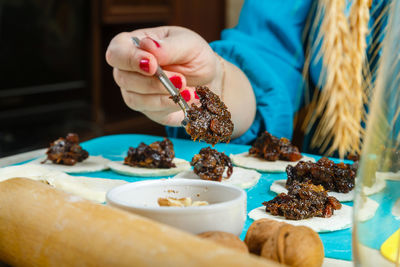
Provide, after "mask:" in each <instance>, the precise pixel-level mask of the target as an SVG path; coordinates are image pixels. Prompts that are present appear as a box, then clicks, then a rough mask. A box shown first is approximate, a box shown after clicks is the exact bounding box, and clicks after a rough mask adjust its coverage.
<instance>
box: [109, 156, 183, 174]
mask: <svg viewBox="0 0 400 267" xmlns="http://www.w3.org/2000/svg"><path fill="white" fill-rule="evenodd" d="M172 162H173V163H175V165H176V167H175V168H168V169H162V168H142V167H131V166H129V165H125V164H123V162H122V161H110V162H109V163H108V167H109V168H110V169H111V170H112V171H114V172H116V173H119V174H123V175H126V176H139V177H157V176H170V175H174V174H177V173H179V172H182V171H186V170H189V169H190V163H189V162H188V161H186V160H184V159H179V158H174V159H173V161H172Z"/></svg>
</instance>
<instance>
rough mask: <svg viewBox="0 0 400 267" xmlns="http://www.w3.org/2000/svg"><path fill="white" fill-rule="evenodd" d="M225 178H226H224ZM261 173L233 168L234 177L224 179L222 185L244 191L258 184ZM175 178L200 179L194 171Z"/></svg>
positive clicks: (182, 173)
mask: <svg viewBox="0 0 400 267" xmlns="http://www.w3.org/2000/svg"><path fill="white" fill-rule="evenodd" d="M223 177H224V176H223ZM260 177H261V173H259V172H256V171H254V170H248V169H243V168H240V167H233V171H232V175H231V177H229V179H224V178H222V181H221V183H225V184H230V185H234V186H237V187H240V188H243V189H247V188H250V187H253V186H254V185H256V184H257V183H258V180H259V179H260ZM173 178H184V179H200V177H199V176H198V175H197V174H195V173H194V172H193V171H192V170H190V171H185V172H181V173H178V174H177V175H175V176H174V177H173Z"/></svg>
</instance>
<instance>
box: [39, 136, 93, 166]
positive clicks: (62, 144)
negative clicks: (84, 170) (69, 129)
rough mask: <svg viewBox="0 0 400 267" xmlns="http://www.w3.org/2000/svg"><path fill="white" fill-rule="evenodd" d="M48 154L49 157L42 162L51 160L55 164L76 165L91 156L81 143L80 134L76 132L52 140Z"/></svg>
mask: <svg viewBox="0 0 400 267" xmlns="http://www.w3.org/2000/svg"><path fill="white" fill-rule="evenodd" d="M46 154H47V159H46V160H45V161H43V162H42V163H45V162H46V161H47V160H51V161H52V162H53V163H55V164H63V165H74V164H76V163H77V162H81V161H83V160H85V159H87V158H88V157H89V153H88V152H87V151H86V150H84V149H82V147H81V146H80V145H79V137H78V135H77V134H74V133H69V134H68V135H67V137H66V138H63V137H60V138H58V139H57V140H56V141H54V142H52V143H51V144H50V147H49V149H48V150H47V152H46Z"/></svg>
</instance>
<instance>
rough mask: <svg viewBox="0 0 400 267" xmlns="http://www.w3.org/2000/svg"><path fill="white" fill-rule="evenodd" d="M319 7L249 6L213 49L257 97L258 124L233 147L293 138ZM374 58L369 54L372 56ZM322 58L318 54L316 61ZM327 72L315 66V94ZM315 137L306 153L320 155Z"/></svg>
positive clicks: (295, 3) (269, 1) (284, 1)
mask: <svg viewBox="0 0 400 267" xmlns="http://www.w3.org/2000/svg"><path fill="white" fill-rule="evenodd" d="M384 2H385V1H382V0H381V1H374V2H373V5H372V7H371V20H370V25H373V24H374V23H375V21H376V20H377V18H378V16H379V15H380V13H381V12H382V10H383V6H384V5H385V4H386V3H384ZM316 4H317V1H313V0H291V1H289V0H247V1H246V2H245V3H244V5H243V8H242V11H241V14H240V19H239V22H238V25H237V26H236V27H235V28H233V29H227V30H224V31H223V32H222V35H221V40H219V41H216V42H213V43H211V44H210V45H211V47H212V48H213V49H214V51H215V52H217V53H218V54H219V55H221V56H222V57H223V58H224V59H225V60H227V61H229V62H231V63H233V64H234V65H236V66H237V67H239V68H240V69H241V70H242V71H243V72H244V73H245V74H246V75H247V77H248V79H249V81H250V83H251V85H252V87H253V90H254V93H255V96H256V103H257V111H256V117H255V119H254V122H253V124H252V125H251V127H250V128H249V129H248V130H247V132H245V133H244V134H243V135H242V136H240V137H238V138H236V139H233V140H232V141H231V143H240V144H251V143H252V142H254V140H255V139H256V138H257V136H259V135H260V134H261V132H263V131H265V130H267V131H268V132H270V133H271V134H272V135H275V136H277V137H287V138H289V139H290V138H291V137H292V134H293V119H294V116H295V114H296V112H297V111H298V110H299V109H300V108H301V107H302V106H303V105H304V102H305V101H304V100H305V96H304V92H305V90H304V89H305V82H304V80H303V77H302V71H303V65H304V61H305V49H306V47H307V42H308V41H309V40H310V39H309V38H316V36H317V35H318V29H317V31H316V32H314V34H313V35H312V36H311V34H310V32H311V31H309V30H307V29H306V28H309V27H305V25H306V24H307V21H308V19H309V18H311V20H312V19H313V17H314V16H313V15H314V14H313V12H315V7H316ZM372 38H374V39H376V38H382V34H380V32H378V33H376V32H374V31H372V32H371V34H370V36H369V37H368V39H367V41H368V42H369V43H371V39H372ZM313 40H314V39H313ZM372 52H373V51H370V50H369V54H372ZM317 53H318V51H314V53H313V55H312V57H313V58H314V59H315V57H316V55H317ZM321 67H322V63H321V59H319V60H314V63H313V64H310V69H309V73H310V80H311V81H309V82H310V83H311V87H312V88H308V89H309V90H310V91H309V92H311V93H312V91H313V90H314V88H315V87H316V86H315V85H316V84H318V79H319V77H320V73H321ZM167 133H168V135H169V136H172V137H180V138H189V137H188V135H187V134H186V133H185V131H184V129H183V128H182V127H179V128H178V127H176V128H175V127H167ZM310 136H312V132H310V133H309V134H308V135H307V136H305V140H304V143H303V148H302V151H303V152H314V153H315V152H316V151H310V149H309V148H308V146H309V140H310Z"/></svg>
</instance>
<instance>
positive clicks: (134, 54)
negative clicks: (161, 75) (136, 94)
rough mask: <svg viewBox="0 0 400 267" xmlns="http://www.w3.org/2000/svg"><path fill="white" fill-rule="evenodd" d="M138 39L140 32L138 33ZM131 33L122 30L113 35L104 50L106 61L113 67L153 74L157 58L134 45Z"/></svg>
mask: <svg viewBox="0 0 400 267" xmlns="http://www.w3.org/2000/svg"><path fill="white" fill-rule="evenodd" d="M138 35H139V36H137V37H139V39H140V33H138ZM132 36H133V32H132V33H128V32H123V33H120V34H118V35H117V36H115V37H114V38H113V39H112V40H111V42H110V44H109V46H108V48H107V51H106V61H107V63H108V64H109V65H111V66H112V67H114V68H118V69H121V70H125V71H131V72H139V73H141V74H144V75H149V76H151V75H154V73H155V72H156V69H157V65H158V63H157V60H156V58H155V57H154V55H152V54H151V53H149V52H147V51H145V50H143V49H140V48H138V47H136V46H135V44H134V43H133V41H132Z"/></svg>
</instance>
